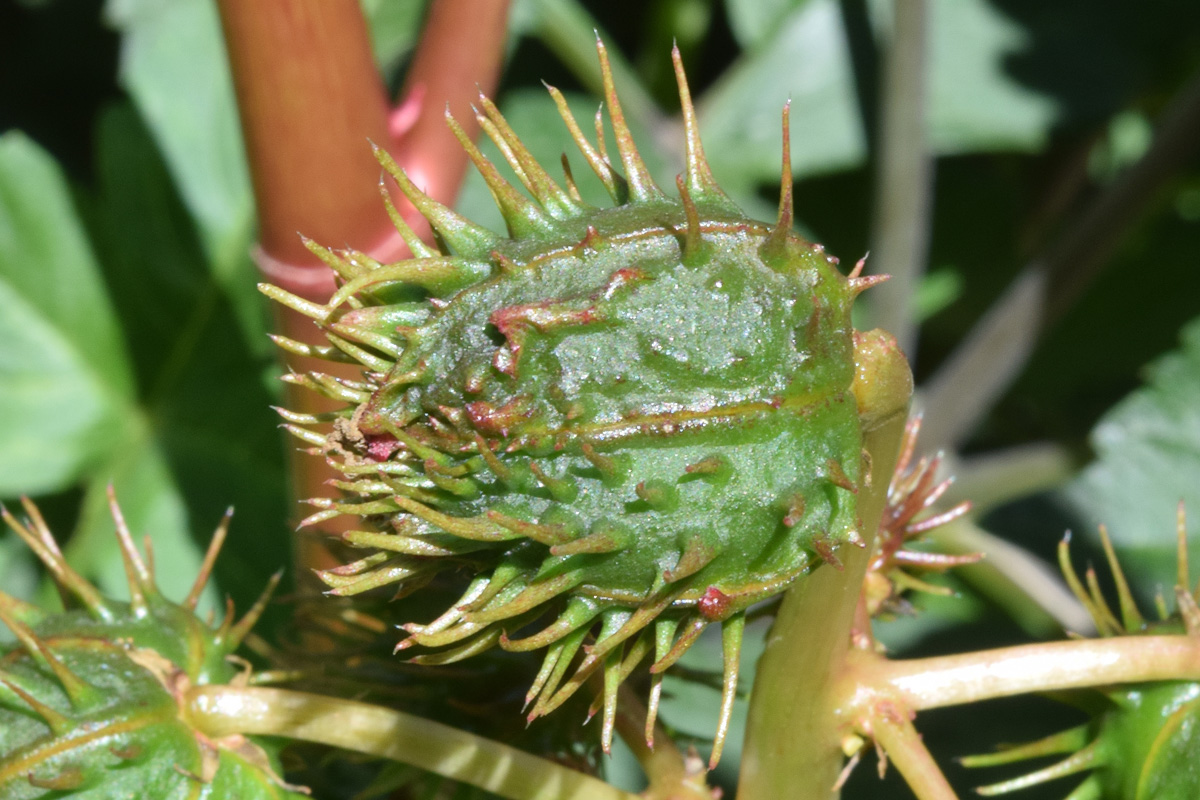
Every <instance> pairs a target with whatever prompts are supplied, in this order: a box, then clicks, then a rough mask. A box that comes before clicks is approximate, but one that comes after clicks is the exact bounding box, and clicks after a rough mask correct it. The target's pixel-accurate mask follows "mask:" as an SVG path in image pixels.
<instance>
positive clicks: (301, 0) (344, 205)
mask: <svg viewBox="0 0 1200 800" xmlns="http://www.w3.org/2000/svg"><path fill="white" fill-rule="evenodd" d="M218 5H219V8H220V12H221V21H222V25H223V27H224V30H225V38H226V46H227V49H228V51H229V59H230V62H231V65H232V68H233V75H234V83H235V88H236V91H237V99H238V109H239V112H240V115H241V121H242V132H243V138H244V140H245V145H246V150H247V155H248V160H249V163H250V168H251V175H252V178H253V183H254V192H255V200H256V203H257V206H258V219H259V259H258V260H259V263H260V266H262V268H263V271H264V273H265V274H266V279H267V280H268V281H270V282H271V283H274V284H276V285H278V286H280V287H282V288H284V289H287V290H288V291H289V292H291V293H293V294H296V295H299V296H301V297H304V298H306V299H309V300H312V301H314V302H318V303H323V302H325V301H326V300H327V299H328V297H329V295H330V293H332V291H333V288H334V284H333V275H332V272H331V271H330V270H329V269H328V268H327V267H325V266H324V265H322V264H321V263H320V262H319V261H318V260H317V258H316V257H315V256H313V255H312V254H311V253H309V252H308V250H307V249H306V248H305V247H304V246H303V243H302V241H301V239H300V237H299V236H298V235H297V233H298V232H301V233H304V234H305V235H307V236H309V237H310V238H312V239H314V240H316V241H319V242H322V243H325V244H328V245H330V246H334V247H343V246H350V247H354V248H358V249H360V250H364V251H366V252H368V253H371V254H372V255H374V256H375V257H377V258H381V259H384V260H391V259H394V258H397V257H399V256H401V255H402V254H403V251H402V248H401V246H400V245H399V238H398V237H397V236H396V234H395V231H394V229H393V228H392V225H391V222H390V221H389V220H388V218H387V214H386V212H385V210H384V206H383V204H382V203H381V202H380V200H379V194H378V188H377V187H378V179H379V175H380V167H379V164H378V163H377V162H376V161H375V159H374V158H373V157H372V155H371V149H370V147H369V146H368V140H372V141H374V142H376V143H378V144H379V145H380V146H382V147H385V148H387V149H389V150H391V151H393V153H394V154H395V155H396V156H397V157H398V158H399V160H400V161H401V162H402V163H403V164H404V165H405V166H406V167H407V168H409V169H410V170H411V171H412V173H413V175H414V178H416V179H417V181H418V183H419V184H420V185H421V186H423V187H424V188H425V189H426V191H428V192H429V193H430V194H431V195H432V196H434V197H435V198H437V199H438V200H441V201H442V202H452V201H453V198H454V196H455V194H456V193H457V191H458V185H459V183H460V182H461V180H462V175H463V172H464V170H465V168H466V156H465V154H464V153H463V151H462V148H461V147H459V146H458V145H457V143H455V142H454V140H453V137H452V136H451V134H450V133H449V131H447V130H446V126H445V123H444V121H443V119H442V111H443V109H444V108H445V105H446V104H447V103H450V104H451V106H452V108H454V109H455V110H456V111H458V112H459V117H460V118H461V119H462V121H463V124H464V126H465V127H466V128H467V129H468V131H470V132H471V133H472V134H473V133H474V132H475V125H474V117H473V115H470V114H465V113H462V112H463V111H465V110H466V107H467V104H468V102H469V101H470V100H471V99H473V98H474V96H475V93H476V92H477V91H479V89H480V88H482V89H484V90H490V89H491V88H492V87H493V86H494V85H495V81H496V76H497V74H498V71H499V65H500V59H501V56H502V50H503V44H504V38H505V32H506V27H505V20H506V15H507V9H508V3H507V2H506V0H495V1H494V2H487V3H474V2H472V0H435V2H434V3H433V4H432V5H431V8H430V11H429V18H428V21H427V25H426V34H425V35H424V36H423V37H422V40H421V43H420V45H419V46H418V49H417V53H416V55H415V57H414V60H413V67H412V69H411V71H410V73H409V76H408V82H407V85H406V92H407V94H406V97H409V98H414V100H415V101H417V102H419V103H420V109H417V108H415V107H409V108H408V109H407V110H406V112H405V113H399V114H395V115H393V114H392V113H391V111H390V109H389V106H388V99H387V95H386V92H385V90H384V86H383V82H382V80H381V78H380V76H379V73H378V70H377V69H376V66H375V63H374V61H373V60H372V55H371V46H370V40H369V37H368V33H367V28H366V24H365V21H364V20H363V17H362V13H361V11H360V9H359V5H358V3H357V2H356V1H355V0H255V2H243V0H218ZM454 18H457V19H458V20H459V21H460V22H459V23H457V25H456V26H455V25H452V24H450V20H452V19H454ZM417 110H423V111H427V112H428V113H419V114H415V115H414V112H415V111H417ZM398 205H399V206H400V207H401V208H402V209H404V210H405V213H406V215H409V214H412V209H411V208H410V207H409V206H407V204H405V203H402V202H398ZM413 216H415V215H413ZM414 222H415V220H414ZM414 227H416V226H414ZM276 313H277V317H276V325H275V328H276V330H277V331H279V332H280V333H282V334H283V335H285V336H287V337H289V338H292V339H295V340H298V341H301V342H305V343H309V344H321V343H323V340H324V337H323V335H322V334H321V332H320V331H319V330H318V329H317V328H316V326H314V325H313V324H312V322H311V321H310V320H309V319H307V318H305V317H303V316H301V315H299V314H297V313H296V312H293V311H291V310H288V309H283V308H277V309H276ZM288 367H289V369H292V370H295V371H298V372H305V371H309V370H317V371H321V372H329V373H335V374H336V373H338V371H339V365H333V364H329V363H326V362H321V361H316V360H313V359H305V358H301V357H295V356H293V357H289V358H288ZM342 373H343V374H344V377H348V378H352V379H353V378H356V377H357V370H353V369H346V368H343V369H342ZM287 405H288V407H289V408H291V409H293V410H295V411H298V412H300V413H320V412H322V411H327V410H330V409H331V407H333V406H336V405H337V404H336V403H334V402H332V401H329V400H326V399H325V398H322V397H320V396H318V395H316V394H315V393H313V392H309V391H306V390H297V391H294V392H290V396H289V397H288V401H287ZM290 471H291V474H292V491H293V495H294V497H296V498H297V499H300V498H306V497H313V496H321V495H324V494H326V493H327V491H328V490H327V487H326V485H325V482H326V481H327V480H329V479H330V478H332V477H335V476H334V474H333V473H332V471H331V470H330V469H329V468H328V467H327V466H326V464H325V463H324V462H323V461H322V460H321V459H319V458H313V457H310V456H307V455H303V454H295V455H294V456H293V458H292V464H291V470H290ZM297 515H298V516H303V512H302V511H301V510H300V509H299V508H298V509H297ZM335 522H336V521H335ZM324 530H325V531H327V532H328V531H333V530H336V526H334V525H328V524H327V527H326V528H325V529H324ZM297 561H298V563H299V564H300V565H301V566H302V567H319V566H329V565H330V557H329V555H328V554H327V553H326V551H325V549H324V546H323V544H322V543H321V542H320V541H319V540H317V539H316V538H315V537H308V538H305V539H302V540H300V542H299V543H298V546H297ZM301 574H307V569H305V570H303V571H302V572H301Z"/></svg>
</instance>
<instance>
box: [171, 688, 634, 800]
mask: <svg viewBox="0 0 1200 800" xmlns="http://www.w3.org/2000/svg"><path fill="white" fill-rule="evenodd" d="M184 700H185V703H186V707H187V710H188V716H189V719H190V721H191V722H192V724H193V725H195V726H196V728H197V730H199V731H201V732H203V733H204V734H205V735H207V736H209V737H211V738H214V739H215V738H220V737H224V736H230V735H233V734H251V735H253V734H257V735H261V736H283V737H286V738H288V739H293V740H299V741H307V742H318V743H321V744H327V745H330V746H333V747H340V748H343V749H345V750H353V751H356V752H360V753H367V754H369V755H373V756H379V757H381V758H389V759H392V760H395V761H400V762H402V763H405V764H411V765H413V766H415V767H420V768H421V769H424V770H427V771H429V772H433V773H436V774H438V775H442V776H444V777H447V778H450V779H451V780H456V781H461V782H463V783H469V784H471V785H472V786H477V787H479V788H481V789H485V790H487V791H489V792H493V793H495V794H498V795H500V796H501V797H507V798H511V800H561V798H566V797H569V798H571V800H638V798H637V797H636V796H635V795H632V794H629V793H627V792H623V791H621V790H620V789H617V788H615V787H613V786H609V785H608V784H607V783H605V782H604V781H601V780H599V779H597V778H593V777H591V776H590V775H584V774H583V773H582V772H576V771H575V770H573V769H568V768H567V767H564V766H562V765H561V764H557V763H555V762H553V761H549V760H547V759H543V758H538V757H537V756H534V755H530V754H529V753H526V752H524V751H522V750H517V749H516V748H515V747H509V746H508V745H505V744H501V743H499V742H494V741H492V740H490V739H485V738H483V737H481V736H476V735H474V734H471V733H467V732H465V731H460V730H458V729H456V728H452V727H450V726H449V725H443V724H441V723H440V722H433V721H432V720H427V719H422V718H420V717H415V716H413V715H411V714H405V713H404V712H402V711H396V710H394V709H390V708H383V707H381V706H374V705H368V704H366V703H358V702H354V701H351V700H341V699H338V698H333V697H322V696H321V695H315V694H308V693H306V692H295V691H290V690H286V689H269V688H263V687H245V688H235V687H232V686H212V685H210V686H198V687H195V688H193V689H191V690H189V692H188V693H187V695H186V696H185V698H184Z"/></svg>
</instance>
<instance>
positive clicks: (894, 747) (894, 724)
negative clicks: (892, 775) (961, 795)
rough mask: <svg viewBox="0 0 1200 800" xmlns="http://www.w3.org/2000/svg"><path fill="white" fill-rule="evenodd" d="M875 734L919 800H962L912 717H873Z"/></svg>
mask: <svg viewBox="0 0 1200 800" xmlns="http://www.w3.org/2000/svg"><path fill="white" fill-rule="evenodd" d="M870 721H871V734H872V736H874V738H875V741H876V743H878V744H879V745H880V746H881V747H882V748H883V750H884V752H886V753H887V757H888V758H889V759H890V760H891V761H892V763H893V764H895V765H896V769H898V770H900V774H901V775H903V776H904V780H905V782H906V783H907V784H908V786H909V788H911V789H912V790H913V794H915V795H916V796H917V798H918V799H919V800H958V795H956V794H955V793H954V790H953V789H952V788H950V784H949V782H948V781H947V780H946V776H945V775H943V774H942V770H941V768H940V767H939V766H938V765H937V762H936V761H934V760H933V756H932V755H930V753H929V749H928V748H927V747H925V743H924V742H923V741H922V740H921V734H919V733H917V729H916V728H914V727H913V724H912V719H910V717H909V715H908V714H906V713H904V712H902V711H899V710H898V709H887V710H880V711H879V712H877V713H875V714H872V715H871V717H870Z"/></svg>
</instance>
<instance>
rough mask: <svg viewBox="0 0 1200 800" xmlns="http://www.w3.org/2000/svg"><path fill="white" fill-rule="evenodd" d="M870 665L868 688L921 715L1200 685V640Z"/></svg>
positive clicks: (1038, 648) (1042, 648)
mask: <svg viewBox="0 0 1200 800" xmlns="http://www.w3.org/2000/svg"><path fill="white" fill-rule="evenodd" d="M867 658H868V660H869V663H870V666H867V667H866V668H865V669H863V670H862V675H861V677H862V678H863V683H870V684H874V685H875V686H883V685H885V684H887V685H890V688H891V689H892V690H894V691H896V692H899V694H900V696H901V697H902V698H903V699H904V701H905V703H906V704H907V705H908V707H909V708H911V709H912V710H914V711H916V710H920V709H925V708H941V707H943V706H953V705H960V704H962V703H974V702H978V701H980V700H990V699H993V698H997V697H1011V696H1013V695H1018V694H1026V693H1029V692H1053V691H1061V690H1064V689H1082V688H1086V687H1092V686H1104V685H1109V684H1116V683H1143V682H1148V681H1182V680H1191V681H1194V680H1200V637H1193V636H1123V637H1119V638H1112V639H1085V640H1079V641H1067V642H1046V643H1042V644H1031V645H1021V646H1018V647H1004V648H1000V649H997V650H982V651H979V652H976V653H963V654H961V655H953V656H940V657H937V658H919V659H911V660H906V661H892V662H889V661H886V660H885V659H883V658H881V657H879V656H874V655H870V656H869V657H867Z"/></svg>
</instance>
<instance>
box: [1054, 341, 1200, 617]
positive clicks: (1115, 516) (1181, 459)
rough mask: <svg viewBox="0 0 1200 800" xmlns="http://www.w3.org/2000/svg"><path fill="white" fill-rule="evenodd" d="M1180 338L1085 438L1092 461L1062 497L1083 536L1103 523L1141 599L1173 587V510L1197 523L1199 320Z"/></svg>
mask: <svg viewBox="0 0 1200 800" xmlns="http://www.w3.org/2000/svg"><path fill="white" fill-rule="evenodd" d="M1180 338H1181V346H1180V348H1179V349H1178V350H1176V351H1174V352H1172V353H1170V354H1168V355H1166V356H1164V357H1162V358H1161V359H1159V360H1158V361H1156V362H1155V363H1153V364H1152V365H1151V366H1150V367H1149V368H1147V370H1146V377H1147V385H1146V386H1144V387H1142V388H1141V389H1138V390H1137V391H1135V392H1134V393H1133V394H1131V395H1129V396H1128V397H1127V398H1126V399H1124V400H1123V401H1121V402H1120V403H1119V404H1118V405H1117V406H1116V407H1114V408H1113V409H1112V410H1111V411H1109V412H1108V413H1107V414H1106V415H1105V416H1104V418H1103V419H1102V420H1101V421H1100V423H1099V424H1098V425H1097V426H1096V428H1095V429H1094V430H1093V431H1092V437H1091V438H1092V446H1093V447H1094V448H1095V450H1096V456H1097V458H1096V461H1095V463H1093V464H1092V465H1091V466H1090V467H1088V468H1087V469H1086V470H1085V471H1084V472H1083V474H1082V475H1081V476H1080V477H1079V478H1078V480H1076V481H1075V483H1074V484H1073V485H1072V486H1071V487H1069V488H1068V490H1067V491H1066V499H1067V500H1068V502H1069V503H1070V504H1071V505H1072V506H1073V507H1074V508H1075V509H1076V510H1077V511H1078V512H1079V513H1080V514H1081V515H1082V516H1083V517H1084V519H1086V520H1087V521H1088V522H1089V523H1090V524H1089V528H1088V533H1089V534H1090V535H1093V536H1094V535H1095V533H1094V532H1095V526H1096V525H1097V524H1100V523H1104V524H1105V525H1107V526H1108V529H1109V531H1110V532H1111V534H1112V536H1113V540H1114V542H1115V543H1116V544H1117V546H1118V547H1119V548H1121V549H1123V550H1125V551H1128V552H1126V553H1125V555H1126V556H1127V557H1126V558H1125V559H1123V560H1124V562H1125V565H1126V567H1127V568H1128V569H1129V570H1130V571H1131V572H1133V573H1135V574H1136V575H1137V576H1138V577H1139V581H1138V583H1139V584H1140V585H1141V587H1142V589H1143V590H1144V593H1145V594H1149V593H1152V592H1153V590H1154V588H1155V586H1156V585H1161V586H1171V585H1172V584H1173V583H1174V570H1175V567H1174V563H1175V558H1174V553H1175V510H1176V504H1177V503H1178V502H1179V501H1180V500H1183V501H1184V502H1185V504H1186V506H1187V510H1188V511H1189V512H1190V513H1191V516H1192V519H1193V520H1194V519H1196V518H1198V517H1200V403H1198V402H1197V401H1196V398H1197V397H1200V318H1198V319H1195V320H1193V321H1192V322H1190V323H1188V324H1187V325H1186V326H1184V328H1183V330H1182V332H1181V334H1180ZM1196 528H1197V526H1196V525H1195V524H1193V525H1192V532H1193V538H1192V542H1193V548H1192V549H1193V552H1197V550H1198V548H1196V547H1195V543H1196V541H1197V540H1196V538H1195V536H1194V534H1195V531H1196Z"/></svg>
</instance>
